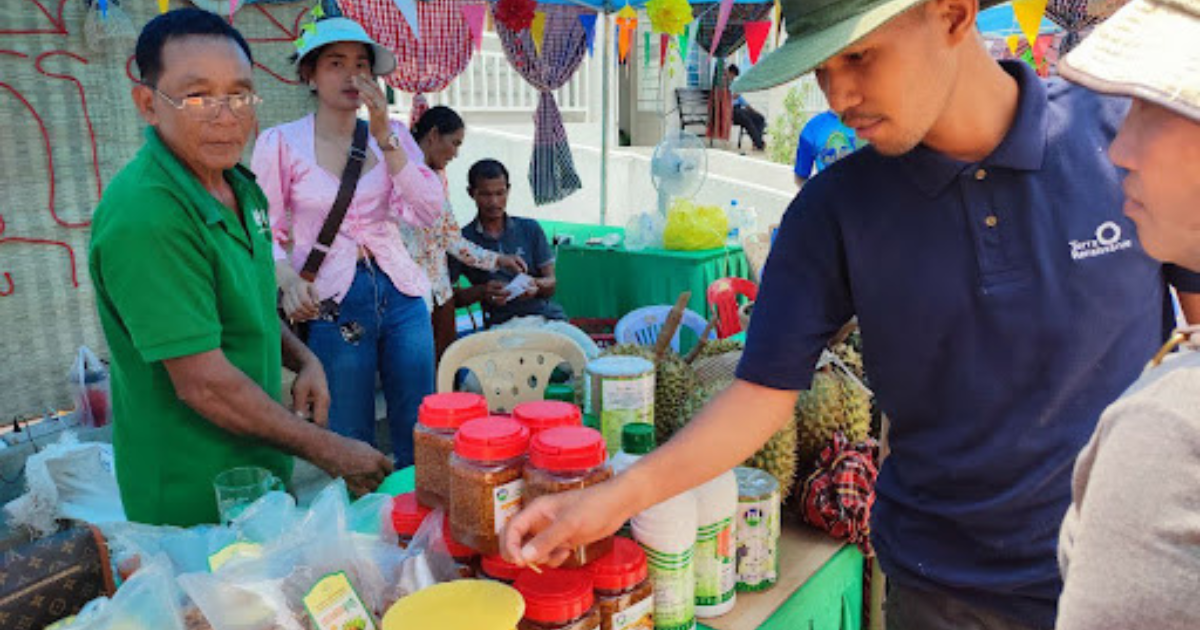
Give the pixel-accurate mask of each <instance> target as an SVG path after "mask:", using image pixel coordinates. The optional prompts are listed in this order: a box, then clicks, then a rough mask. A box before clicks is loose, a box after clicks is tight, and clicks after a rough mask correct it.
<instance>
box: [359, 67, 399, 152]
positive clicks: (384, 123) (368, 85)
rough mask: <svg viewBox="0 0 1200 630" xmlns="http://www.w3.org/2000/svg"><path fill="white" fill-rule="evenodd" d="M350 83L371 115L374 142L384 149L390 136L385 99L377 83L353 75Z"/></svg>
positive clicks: (389, 121) (390, 128)
mask: <svg viewBox="0 0 1200 630" xmlns="http://www.w3.org/2000/svg"><path fill="white" fill-rule="evenodd" d="M352 81H353V82H354V87H355V89H357V90H358V93H359V95H361V97H362V101H363V104H364V105H366V106H367V112H369V113H370V115H371V121H370V122H371V135H372V136H374V137H375V142H378V143H379V145H380V146H385V147H386V146H387V142H388V138H389V137H391V135H392V124H391V119H390V118H388V103H387V97H386V96H385V95H384V93H383V90H382V89H380V88H379V82H378V81H376V80H375V79H374V78H371V77H366V76H363V75H355V76H354V78H353V79H352Z"/></svg>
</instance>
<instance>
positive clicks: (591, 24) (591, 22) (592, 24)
mask: <svg viewBox="0 0 1200 630" xmlns="http://www.w3.org/2000/svg"><path fill="white" fill-rule="evenodd" d="M579 23H580V24H581V25H582V26H583V32H584V33H585V34H586V35H587V47H588V56H589V57H591V56H593V54H594V49H595V47H596V14H595V13H583V14H581V15H580V16H579Z"/></svg>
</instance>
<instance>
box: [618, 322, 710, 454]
mask: <svg viewBox="0 0 1200 630" xmlns="http://www.w3.org/2000/svg"><path fill="white" fill-rule="evenodd" d="M612 355H617V356H634V357H641V358H643V359H646V360H647V361H651V362H653V363H654V427H655V430H656V431H655V432H656V433H657V434H658V435H657V438H658V443H659V444H663V443H665V442H666V441H667V439H668V438H670V436H671V435H673V434H674V433H675V431H676V430H677V429H678V428H679V427H681V426H683V424H684V423H685V422H686V421H687V417H686V416H684V415H683V406H684V403H685V402H686V401H687V398H688V396H689V395H691V393H692V392H694V391H695V390H697V389H698V388H699V387H700V381H699V379H697V378H696V372H695V371H694V370H692V368H691V366H689V365H688V364H687V363H685V362H684V360H683V358H682V357H680V356H679V355H678V354H675V353H674V352H671V351H667V352H666V353H664V354H663V357H662V359H660V360H658V361H655V360H654V349H653V348H649V347H646V346H639V345H635V344H619V345H616V346H612V347H611V348H608V349H606V350H605V351H604V352H603V353H601V356H612Z"/></svg>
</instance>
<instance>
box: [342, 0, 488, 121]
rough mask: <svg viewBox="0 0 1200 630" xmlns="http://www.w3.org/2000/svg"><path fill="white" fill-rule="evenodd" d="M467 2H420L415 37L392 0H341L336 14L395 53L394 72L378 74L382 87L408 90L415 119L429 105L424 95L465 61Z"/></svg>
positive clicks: (458, 71)
mask: <svg viewBox="0 0 1200 630" xmlns="http://www.w3.org/2000/svg"><path fill="white" fill-rule="evenodd" d="M468 2H471V3H473V4H484V3H483V2H472V0H421V1H420V2H418V3H417V23H418V24H419V26H420V31H421V38H420V39H417V37H416V36H415V35H414V34H413V32H412V29H410V28H409V26H408V22H407V21H406V20H405V19H404V15H403V14H402V13H400V9H399V8H397V6H396V3H395V2H394V0H341V1H340V5H341V8H342V13H343V14H345V16H346V17H348V18H350V19H352V20H354V21H355V22H358V23H359V24H362V26H363V28H365V29H366V30H367V33H368V34H369V35H370V36H371V37H372V38H373V39H374V40H375V41H377V42H379V43H380V44H382V45H384V46H387V47H388V49H390V50H391V51H392V52H393V53H395V54H396V62H397V66H396V71H395V72H393V73H392V74H390V75H388V76H386V77H384V80H385V81H386V82H387V84H388V85H390V86H392V87H394V88H396V89H397V90H402V91H405V92H410V93H412V94H413V108H412V114H411V116H412V119H411V121H410V122H413V123H415V122H416V121H417V119H418V118H420V117H421V114H424V113H425V110H427V109H429V104H428V102H427V101H426V100H425V96H424V95H425V94H427V93H430V92H440V91H442V90H444V89H446V86H448V85H450V82H451V81H453V80H454V79H455V77H457V76H458V75H459V74H461V73H462V71H463V70H465V69H466V67H467V64H468V63H469V62H470V61H471V54H472V53H473V52H474V48H473V47H472V46H471V28H470V26H468V25H467V20H466V18H464V17H463V14H462V10H461V7H462V6H463V4H466V3H468Z"/></svg>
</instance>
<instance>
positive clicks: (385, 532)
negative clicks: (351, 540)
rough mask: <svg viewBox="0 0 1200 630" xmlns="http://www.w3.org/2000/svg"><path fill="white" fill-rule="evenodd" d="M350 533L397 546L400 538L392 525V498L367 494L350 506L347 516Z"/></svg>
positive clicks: (384, 495)
mask: <svg viewBox="0 0 1200 630" xmlns="http://www.w3.org/2000/svg"><path fill="white" fill-rule="evenodd" d="M347 520H348V524H349V527H350V531H352V532H354V533H356V534H360V535H363V536H367V537H369V538H371V539H373V540H378V541H380V542H384V543H388V544H391V545H393V546H394V545H396V544H397V543H398V542H399V540H400V537H399V536H397V535H396V526H395V525H394V524H393V523H392V497H390V496H388V495H386V494H366V495H363V496H361V497H359V498H358V500H357V501H355V502H354V503H353V504H351V505H350V511H349V513H348V514H347Z"/></svg>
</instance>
